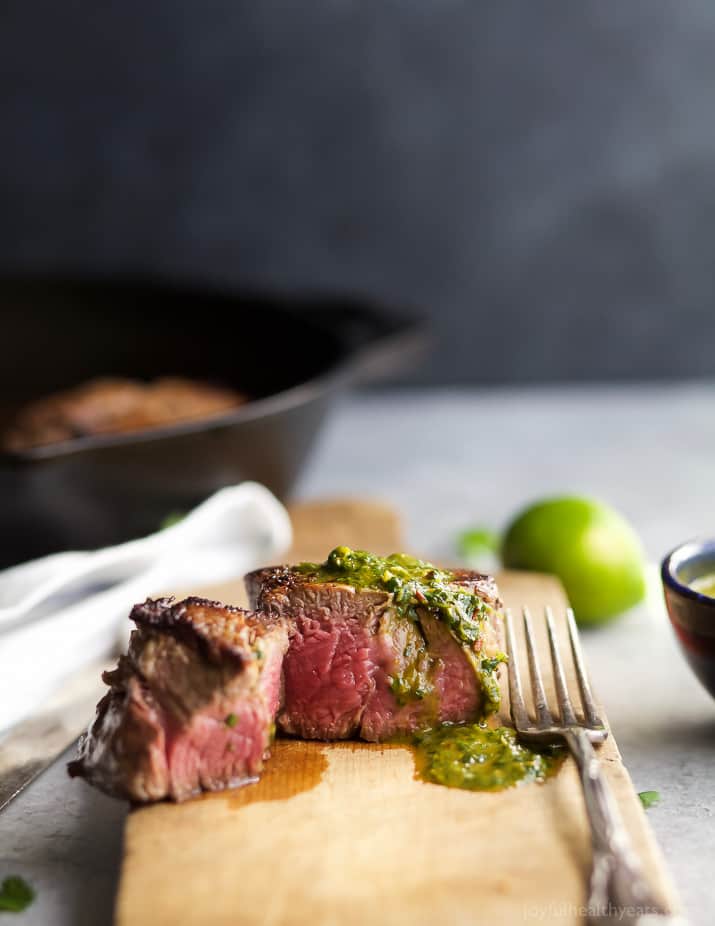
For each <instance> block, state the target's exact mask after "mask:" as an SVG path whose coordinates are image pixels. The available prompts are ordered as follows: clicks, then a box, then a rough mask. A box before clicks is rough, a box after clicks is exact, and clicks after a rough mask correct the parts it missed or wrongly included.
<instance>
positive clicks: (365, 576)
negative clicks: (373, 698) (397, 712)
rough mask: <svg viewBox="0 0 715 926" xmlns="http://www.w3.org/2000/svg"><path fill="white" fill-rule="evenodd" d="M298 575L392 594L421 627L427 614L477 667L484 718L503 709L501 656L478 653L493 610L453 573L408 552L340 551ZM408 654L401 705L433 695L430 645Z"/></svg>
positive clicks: (398, 689) (398, 686) (395, 683)
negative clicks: (422, 615) (499, 673)
mask: <svg viewBox="0 0 715 926" xmlns="http://www.w3.org/2000/svg"><path fill="white" fill-rule="evenodd" d="M295 569H296V571H297V572H300V573H301V574H303V575H308V576H310V577H311V578H315V579H316V580H317V581H319V582H341V583H344V584H345V585H351V586H353V588H375V589H381V590H384V591H387V592H391V593H392V595H393V600H394V606H395V611H396V613H397V615H398V616H400V617H403V618H405V619H406V620H409V621H412V622H413V623H414V624H415V625H416V626H417V627H419V626H420V612H421V611H422V610H425V611H428V612H429V613H430V614H431V615H432V616H433V617H435V618H437V619H438V620H440V621H442V622H443V623H444V624H445V625H446V626H447V627H448V628H449V631H450V633H451V634H452V636H453V637H454V639H455V640H456V641H457V642H458V643H459V644H460V645H461V646H462V647H463V649H464V652H465V654H466V655H467V657H468V658H469V660H470V662H471V663H472V665H473V667H474V671H475V673H476V675H477V677H478V678H479V680H480V682H481V686H482V690H483V693H484V698H483V705H482V710H483V713H484V715H485V716H486V715H487V714H491V713H494V711H496V710H497V708H498V707H499V700H500V693H499V682H498V680H497V677H496V670H497V667H498V665H499V664H500V663H501V662H505V661H506V656H505V655H504V654H503V653H497V654H495V655H492V656H484V657H482V656H480V655H479V654H478V652H476V651H475V649H474V644H475V643H477V642H478V641H479V640H480V639H481V637H482V636H483V633H484V623H485V621H486V620H487V618H488V617H489V615H490V614H491V611H492V609H491V608H490V607H489V605H488V604H487V603H486V602H484V601H483V600H482V599H481V598H480V597H479V596H478V595H475V594H473V593H472V592H470V591H469V590H468V589H466V588H464V587H462V586H459V585H457V584H455V575H454V573H453V572H449V571H448V570H444V569H438V568H437V567H436V566H433V565H432V564H431V563H426V562H423V561H422V560H419V559H415V558H414V557H412V556H407V554H405V553H392V554H391V555H390V556H385V557H381V556H375V555H374V554H372V553H367V552H365V551H364V550H351V549H350V548H349V547H336V548H335V549H334V550H333V551H332V552H331V553H330V554H329V555H328V558H327V560H326V561H325V562H324V563H300V564H299V565H298V566H296V567H295ZM412 649H413V650H414V652H412V651H411V652H409V653H405V656H406V657H407V658H406V667H405V669H404V670H403V671H402V672H401V674H399V675H396V676H395V677H393V679H392V682H391V687H392V691H393V693H394V694H395V697H396V698H397V700H398V703H405V702H406V701H407V700H409V699H411V698H424V697H426V696H427V695H429V694H430V693H431V691H432V685H431V682H430V679H429V664H428V660H426V659H425V658H424V656H425V654H426V647H424V646H423V645H419V646H415V645H413V646H412Z"/></svg>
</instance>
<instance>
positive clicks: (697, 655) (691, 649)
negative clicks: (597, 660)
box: [661, 540, 715, 698]
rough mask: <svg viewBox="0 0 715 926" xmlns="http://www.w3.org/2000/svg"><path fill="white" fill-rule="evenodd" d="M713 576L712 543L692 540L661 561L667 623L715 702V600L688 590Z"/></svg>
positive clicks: (714, 549)
mask: <svg viewBox="0 0 715 926" xmlns="http://www.w3.org/2000/svg"><path fill="white" fill-rule="evenodd" d="M710 572H715V540H702V541H700V540H692V541H690V542H689V543H684V544H683V545H682V546H680V547H677V548H676V549H675V550H673V552H672V553H670V554H669V555H668V556H666V558H665V559H664V560H663V564H662V566H661V577H662V580H663V591H664V592H665V603H666V606H667V608H668V615H669V617H670V622H671V624H672V625H673V629H674V630H675V635H676V636H677V638H678V642H679V643H680V648H681V649H682V651H683V653H684V654H685V658H686V659H687V660H688V662H689V663H690V666H691V668H692V670H693V672H695V674H696V675H697V677H698V678H699V679H700V681H701V682H702V683H703V685H704V686H705V687H706V688H707V690H708V691H709V692H710V694H711V695H712V696H713V697H714V698H715V598H710V597H708V596H707V595H701V594H700V592H696V591H694V590H693V589H692V588H690V583H691V582H692V581H693V580H694V579H697V578H699V577H700V576H704V575H707V574H708V573H710Z"/></svg>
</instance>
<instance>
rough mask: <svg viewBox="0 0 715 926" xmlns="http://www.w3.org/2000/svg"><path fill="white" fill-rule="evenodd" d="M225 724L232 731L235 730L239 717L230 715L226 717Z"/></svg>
mask: <svg viewBox="0 0 715 926" xmlns="http://www.w3.org/2000/svg"><path fill="white" fill-rule="evenodd" d="M224 723H225V724H226V726H227V727H231V729H233V728H234V727H235V726H236V724H237V723H238V717H236V715H235V714H229V715H228V717H226V719H225V720H224Z"/></svg>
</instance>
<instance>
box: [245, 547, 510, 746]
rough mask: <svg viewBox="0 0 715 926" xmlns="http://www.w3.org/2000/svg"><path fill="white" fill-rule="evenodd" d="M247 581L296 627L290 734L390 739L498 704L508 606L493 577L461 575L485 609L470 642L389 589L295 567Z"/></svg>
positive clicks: (454, 578)
mask: <svg viewBox="0 0 715 926" xmlns="http://www.w3.org/2000/svg"><path fill="white" fill-rule="evenodd" d="M348 552H350V551H348ZM331 555H332V554H331ZM246 584H247V589H248V592H249V597H250V598H251V600H252V606H253V607H255V608H257V609H258V610H260V611H261V612H262V613H265V614H266V615H267V616H269V617H270V618H273V619H276V620H280V619H284V620H286V621H287V622H288V624H289V627H290V646H289V649H288V652H287V654H286V657H285V660H284V667H283V674H284V685H285V694H284V703H283V707H282V709H281V710H280V711H279V714H278V721H277V722H278V726H279V728H280V729H281V730H283V731H284V732H286V733H290V734H294V735H296V736H301V737H303V738H305V739H324V740H331V739H347V738H349V737H354V736H359V737H362V738H363V739H366V740H370V741H380V740H385V739H389V738H391V737H395V736H399V735H408V734H411V733H413V732H415V731H417V730H422V729H425V728H427V727H430V726H433V725H435V724H437V723H444V722H450V723H454V722H459V721H465V720H473V719H477V718H480V717H481V716H483V715H484V714H485V713H488V712H489V711H490V710H493V709H494V707H495V701H496V703H498V688H497V687H496V686H497V681H496V678H495V674H494V673H495V671H496V663H497V662H498V661H499V659H500V654H499V653H498V650H499V644H500V633H501V631H500V627H501V623H500V619H499V609H500V602H499V600H498V593H497V588H496V584H495V582H494V580H493V579H492V578H490V577H489V576H484V575H480V574H478V573H473V572H465V571H460V572H454V573H452V574H451V580H450V584H451V586H453V590H455V591H460V590H463V591H465V592H468V593H470V594H471V595H475V596H476V597H477V599H478V601H479V602H480V603H481V604H483V605H484V609H483V615H484V616H483V620H481V622H480V625H479V628H480V630H479V634H478V638H477V639H475V640H473V641H472V642H469V643H465V642H464V641H462V640H459V639H458V636H457V635H455V634H454V633H453V629H451V628H450V627H449V626H448V624H447V623H446V622H445V621H444V620H442V619H440V614H439V611H438V610H437V611H436V610H435V609H434V608H431V607H430V606H429V604H427V603H426V604H424V605H423V606H418V607H417V608H416V609H415V611H414V613H413V615H412V618H408V617H405V616H404V613H403V610H401V609H399V608H398V607H397V603H396V596H395V595H394V594H393V593H392V592H390V591H386V590H385V589H381V588H376V587H354V586H353V585H350V584H349V583H348V582H347V581H345V582H342V581H325V580H324V579H321V580H318V579H317V578H316V577H315V576H312V575H310V574H306V573H305V571H304V570H301V569H300V568H291V567H285V566H281V567H275V568H270V569H263V570H259V571H257V572H254V573H251V574H250V575H249V576H247V577H246ZM483 659H486V662H485V663H484V664H482V660H483ZM483 665H484V666H485V667H486V668H483Z"/></svg>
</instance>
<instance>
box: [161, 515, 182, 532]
mask: <svg viewBox="0 0 715 926" xmlns="http://www.w3.org/2000/svg"><path fill="white" fill-rule="evenodd" d="M185 517H186V512H185V511H170V512H169V514H167V516H166V517H165V518H163V519H162V520H161V523H160V524H159V530H160V531H163V530H166V528H167V527H173V526H174V525H175V524H178V523H179V521H183V520H184V518H185Z"/></svg>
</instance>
